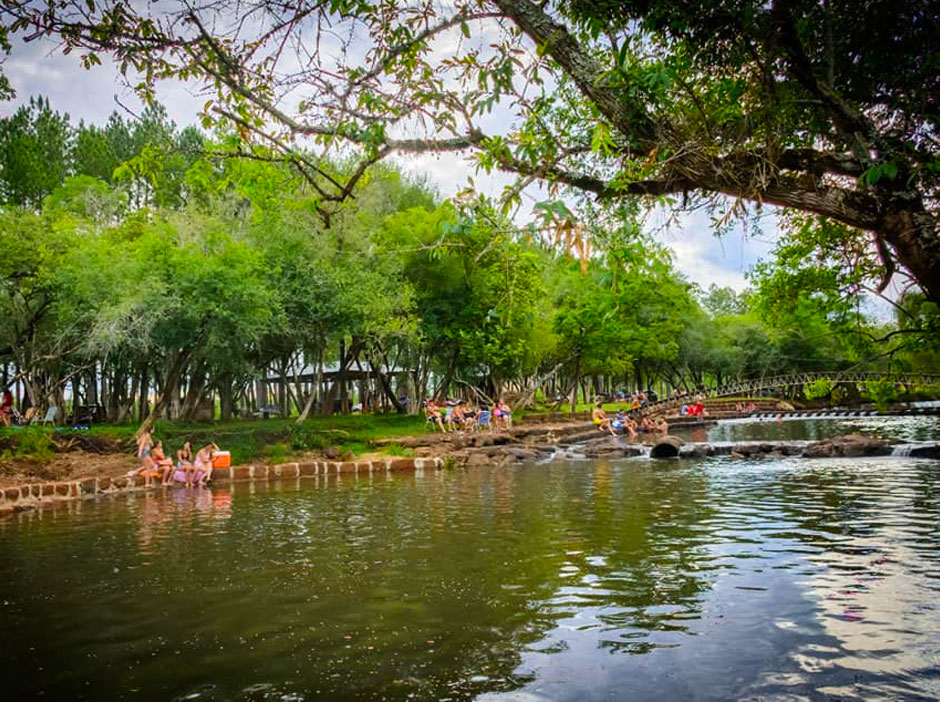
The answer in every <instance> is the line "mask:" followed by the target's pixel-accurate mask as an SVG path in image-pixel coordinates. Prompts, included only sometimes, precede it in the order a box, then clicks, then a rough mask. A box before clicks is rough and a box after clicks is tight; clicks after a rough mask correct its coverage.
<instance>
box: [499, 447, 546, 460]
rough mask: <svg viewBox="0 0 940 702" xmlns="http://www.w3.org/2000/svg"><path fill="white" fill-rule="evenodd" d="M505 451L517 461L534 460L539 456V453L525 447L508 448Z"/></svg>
mask: <svg viewBox="0 0 940 702" xmlns="http://www.w3.org/2000/svg"><path fill="white" fill-rule="evenodd" d="M506 453H508V454H509V455H510V456H512V457H513V458H515V459H516V460H517V461H534V460H535V459H537V458H538V457H539V454H538V453H537V452H536V451H533V450H531V449H525V448H515V447H513V448H508V449H506Z"/></svg>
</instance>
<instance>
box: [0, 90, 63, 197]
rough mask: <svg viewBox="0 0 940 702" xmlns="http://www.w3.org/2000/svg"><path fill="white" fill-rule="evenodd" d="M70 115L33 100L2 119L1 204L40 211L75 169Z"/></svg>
mask: <svg viewBox="0 0 940 702" xmlns="http://www.w3.org/2000/svg"><path fill="white" fill-rule="evenodd" d="M71 149H72V128H71V126H70V124H69V117H68V115H63V114H60V113H58V112H55V111H53V109H52V107H50V105H49V101H48V100H47V99H46V98H42V97H39V98H30V99H29V102H28V103H27V104H25V105H22V106H21V107H19V108H18V109H17V110H16V111H15V112H14V113H13V114H12V115H11V116H10V117H6V118H3V119H0V202H2V203H4V204H8V205H19V206H21V207H28V208H30V209H33V210H38V209H39V208H40V206H41V205H42V201H43V199H44V198H45V197H46V196H47V195H49V194H50V193H52V191H53V190H55V189H56V188H57V187H59V186H60V185H61V184H62V183H63V182H64V181H65V178H66V176H67V175H69V173H70V169H71Z"/></svg>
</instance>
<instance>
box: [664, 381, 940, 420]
mask: <svg viewBox="0 0 940 702" xmlns="http://www.w3.org/2000/svg"><path fill="white" fill-rule="evenodd" d="M817 380H828V381H830V382H831V383H832V384H833V385H856V386H857V385H860V384H862V383H865V382H869V381H885V380H887V381H890V382H892V383H896V384H898V385H905V386H919V387H924V386H940V374H937V373H869V372H863V371H837V372H827V373H791V374H789V375H774V376H763V377H760V378H751V379H747V380H737V381H734V382H732V383H726V384H725V385H721V386H719V387H717V388H705V389H704V390H703V391H702V394H703V395H705V397H706V399H716V398H721V397H741V398H757V397H760V396H762V395H766V394H767V393H781V392H783V393H785V394H790V393H791V392H792V391H793V390H795V389H797V388H799V389H802V388H803V386H805V385H807V384H809V383H813V382H816V381H817ZM697 394H698V393H697V392H691V393H688V394H686V395H683V396H682V397H672V398H665V399H662V400H659V401H657V402H653V403H650V404H649V405H648V409H650V410H652V411H654V412H659V411H664V410H669V409H671V408H674V407H678V406H680V405H683V404H686V403H688V402H690V401H691V400H692V398H694V397H695V396H696V395H697Z"/></svg>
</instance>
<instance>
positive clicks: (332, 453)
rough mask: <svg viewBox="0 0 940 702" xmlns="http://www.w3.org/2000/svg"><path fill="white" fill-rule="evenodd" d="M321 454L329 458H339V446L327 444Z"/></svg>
mask: <svg viewBox="0 0 940 702" xmlns="http://www.w3.org/2000/svg"><path fill="white" fill-rule="evenodd" d="M323 454H324V455H325V456H326V457H327V458H329V459H336V458H339V454H340V448H339V446H328V447H327V449H326V451H324V452H323Z"/></svg>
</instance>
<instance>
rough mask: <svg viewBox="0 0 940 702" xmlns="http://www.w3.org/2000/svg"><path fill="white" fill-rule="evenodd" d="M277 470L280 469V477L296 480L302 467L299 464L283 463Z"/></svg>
mask: <svg viewBox="0 0 940 702" xmlns="http://www.w3.org/2000/svg"><path fill="white" fill-rule="evenodd" d="M277 468H279V469H280V472H279V473H278V475H280V476H281V477H282V478H296V477H297V476H298V475H300V466H299V465H298V464H297V463H282V464H281V465H279V466H277Z"/></svg>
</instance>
